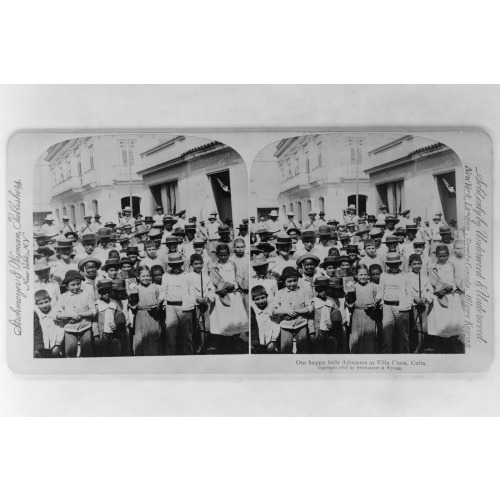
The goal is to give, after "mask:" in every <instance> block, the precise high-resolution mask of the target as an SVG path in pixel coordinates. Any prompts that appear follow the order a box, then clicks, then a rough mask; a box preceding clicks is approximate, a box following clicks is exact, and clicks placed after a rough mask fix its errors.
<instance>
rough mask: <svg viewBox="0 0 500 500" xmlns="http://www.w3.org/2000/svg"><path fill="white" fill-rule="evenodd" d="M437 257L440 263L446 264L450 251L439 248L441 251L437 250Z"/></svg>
mask: <svg viewBox="0 0 500 500" xmlns="http://www.w3.org/2000/svg"><path fill="white" fill-rule="evenodd" d="M436 257H437V260H438V262H439V263H440V264H445V263H446V261H447V260H448V252H445V251H444V250H439V252H436Z"/></svg>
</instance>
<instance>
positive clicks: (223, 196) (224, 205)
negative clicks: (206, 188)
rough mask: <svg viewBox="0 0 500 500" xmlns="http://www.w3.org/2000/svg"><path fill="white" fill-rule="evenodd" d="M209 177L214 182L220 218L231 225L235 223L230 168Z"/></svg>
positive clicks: (216, 204)
mask: <svg viewBox="0 0 500 500" xmlns="http://www.w3.org/2000/svg"><path fill="white" fill-rule="evenodd" d="M208 178H209V179H210V182H211V184H212V191H213V193H214V200H215V206H216V207H217V214H218V217H219V220H220V221H221V222H222V223H223V224H228V225H231V224H232V223H233V209H232V204H231V181H230V179H229V170H223V171H222V172H217V173H216V174H210V175H208Z"/></svg>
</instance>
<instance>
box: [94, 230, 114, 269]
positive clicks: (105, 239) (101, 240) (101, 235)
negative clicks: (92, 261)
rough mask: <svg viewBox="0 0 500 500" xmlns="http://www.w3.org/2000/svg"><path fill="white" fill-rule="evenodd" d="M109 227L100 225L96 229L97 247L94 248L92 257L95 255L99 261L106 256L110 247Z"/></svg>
mask: <svg viewBox="0 0 500 500" xmlns="http://www.w3.org/2000/svg"><path fill="white" fill-rule="evenodd" d="M111 233H112V232H111V229H109V228H108V227H101V228H99V229H98V230H97V235H96V239H97V242H98V243H97V247H96V248H95V250H94V253H93V255H92V256H93V257H96V258H97V259H99V260H100V261H101V262H104V261H105V260H106V259H107V258H108V254H109V251H110V250H111V249H112V247H111Z"/></svg>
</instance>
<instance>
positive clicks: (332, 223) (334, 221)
mask: <svg viewBox="0 0 500 500" xmlns="http://www.w3.org/2000/svg"><path fill="white" fill-rule="evenodd" d="M338 223H339V221H338V220H337V219H330V220H329V221H328V224H331V225H332V226H335V225H337V224H338Z"/></svg>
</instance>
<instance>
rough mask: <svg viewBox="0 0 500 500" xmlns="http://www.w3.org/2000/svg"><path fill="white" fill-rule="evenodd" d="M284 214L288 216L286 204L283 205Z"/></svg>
mask: <svg viewBox="0 0 500 500" xmlns="http://www.w3.org/2000/svg"><path fill="white" fill-rule="evenodd" d="M283 215H284V216H285V217H286V205H283Z"/></svg>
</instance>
